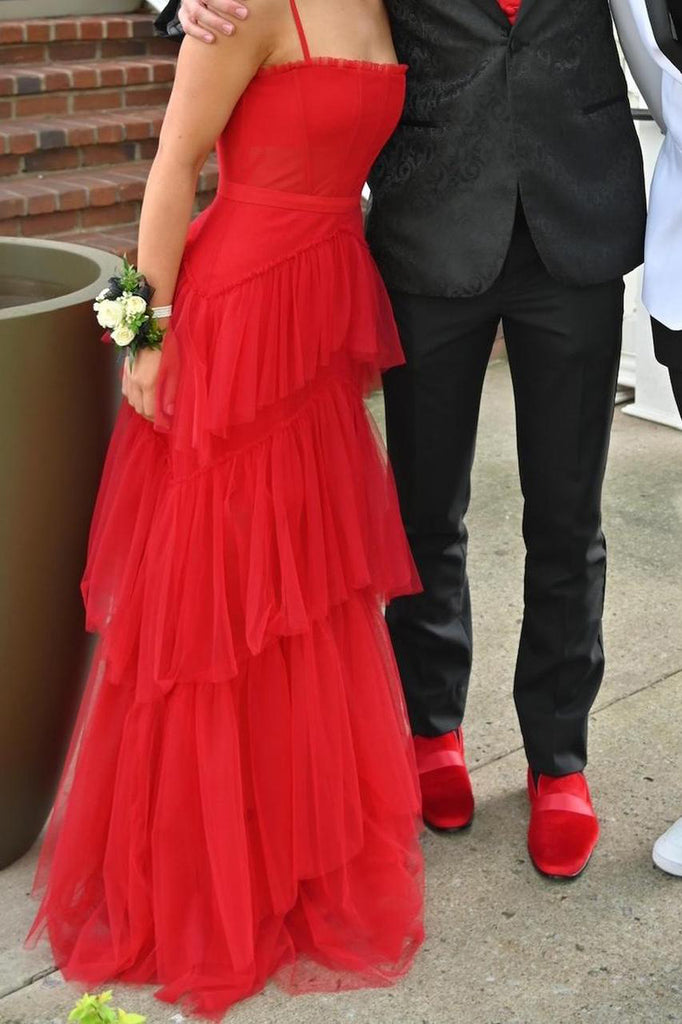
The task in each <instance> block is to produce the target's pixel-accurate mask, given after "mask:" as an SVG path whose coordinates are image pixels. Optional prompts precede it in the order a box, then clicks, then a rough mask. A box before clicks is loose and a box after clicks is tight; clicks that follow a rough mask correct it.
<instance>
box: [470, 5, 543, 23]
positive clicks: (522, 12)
mask: <svg viewBox="0 0 682 1024" xmlns="http://www.w3.org/2000/svg"><path fill="white" fill-rule="evenodd" d="M475 3H477V4H478V6H479V7H480V8H482V10H484V11H485V12H486V13H487V14H489V15H490V16H491V17H492V18H494V20H495V21H497V22H499V23H500V24H501V25H504V26H505V28H509V19H508V18H507V15H506V14H505V13H504V11H503V10H502V8H501V7H500V5H499V3H498V0H475ZM534 4H535V0H521V7H520V9H519V16H518V18H517V19H516V24H517V25H518V23H519V22H520V21H521V20H522V19H523V18H525V17H526V16H527V15H528V12H529V11H530V9H531V8H532V7H533V5H534Z"/></svg>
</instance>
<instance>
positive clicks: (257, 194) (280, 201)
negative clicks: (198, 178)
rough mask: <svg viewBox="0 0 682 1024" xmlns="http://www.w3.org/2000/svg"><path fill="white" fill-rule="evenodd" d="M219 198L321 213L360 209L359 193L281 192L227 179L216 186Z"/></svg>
mask: <svg viewBox="0 0 682 1024" xmlns="http://www.w3.org/2000/svg"><path fill="white" fill-rule="evenodd" d="M218 195H219V196H220V198H221V199H232V200H234V201H235V202H238V203H252V204H253V205H254V206H274V207H279V208H280V209H283V210H312V211H319V212H321V213H352V212H354V211H356V210H359V209H360V198H361V197H360V195H355V196H322V195H309V194H307V193H305V192H281V191H279V190H277V189H272V188H259V187H258V186H256V185H241V184H239V183H238V182H233V181H229V182H226V183H225V184H224V185H220V186H219V188H218Z"/></svg>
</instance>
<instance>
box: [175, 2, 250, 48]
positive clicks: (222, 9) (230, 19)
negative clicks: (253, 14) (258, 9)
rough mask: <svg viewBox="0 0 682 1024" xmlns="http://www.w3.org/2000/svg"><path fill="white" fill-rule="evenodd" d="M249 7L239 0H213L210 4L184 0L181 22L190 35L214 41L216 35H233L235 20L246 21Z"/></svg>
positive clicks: (204, 40)
mask: <svg viewBox="0 0 682 1024" xmlns="http://www.w3.org/2000/svg"><path fill="white" fill-rule="evenodd" d="M248 13H249V12H248V9H247V8H246V7H245V6H244V4H243V3H239V2H238V0H212V3H211V4H210V6H208V4H206V5H205V4H203V3H201V2H200V0H183V3H182V6H181V7H180V24H181V25H182V27H183V29H184V31H185V32H186V33H187V35H189V36H193V37H194V38H195V39H201V40H202V41H203V42H207V43H208V42H214V40H215V35H216V34H218V33H220V34H222V35H226V36H231V35H233V34H234V31H235V21H236V22H237V23H238V22H240V21H244V19H245V18H246V17H247V16H248Z"/></svg>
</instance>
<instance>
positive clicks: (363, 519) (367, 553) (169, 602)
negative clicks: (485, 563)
mask: <svg viewBox="0 0 682 1024" xmlns="http://www.w3.org/2000/svg"><path fill="white" fill-rule="evenodd" d="M263 429H264V428H263V425H262V424H261V423H259V424H258V430H259V431H260V432H262V431H263ZM366 588H371V589H372V590H373V592H374V593H375V594H377V595H379V596H380V597H381V598H383V599H384V600H386V599H389V598H391V597H393V596H396V595H398V594H404V593H408V592H412V591H414V590H415V589H418V578H417V575H416V571H415V569H414V566H413V562H412V559H411V556H410V553H409V549H408V545H407V541H406V539H405V535H404V531H403V528H402V524H401V521H400V516H399V512H398V506H397V499H396V495H395V488H394V484H393V479H392V476H391V475H390V471H389V469H388V466H387V465H386V461H385V459H384V457H383V456H382V454H381V452H380V450H379V448H378V446H377V443H376V441H375V438H374V436H373V431H372V428H371V427H370V425H369V422H368V419H367V415H366V413H365V410H364V407H363V403H362V400H361V398H360V395H359V393H358V391H357V389H356V387H355V386H354V384H353V383H352V382H349V381H348V380H347V379H344V378H343V377H340V376H339V375H338V374H333V375H332V374H330V375H327V376H323V377H322V378H321V379H320V380H318V382H317V384H316V387H315V389H313V390H312V391H308V392H306V394H305V401H303V403H302V404H301V405H300V407H299V408H298V409H297V411H296V412H295V413H294V414H292V416H291V417H290V418H289V419H285V420H283V421H278V422H276V423H274V424H272V425H271V429H270V430H269V432H266V433H265V436H262V437H260V439H259V440H257V441H254V442H253V443H251V444H250V445H247V446H246V447H241V446H240V447H239V448H238V449H237V450H234V451H228V452H227V453H226V454H224V456H223V459H222V460H221V461H220V462H217V463H216V464H215V465H214V466H213V467H212V468H211V469H210V470H208V469H205V470H199V471H197V472H195V473H194V474H191V475H190V476H187V477H175V476H173V474H172V473H171V470H170V467H169V458H168V443H167V438H166V437H165V436H164V435H159V434H158V433H157V432H155V431H154V429H153V427H152V426H151V424H149V423H147V422H145V421H143V420H142V419H140V417H138V416H137V415H136V414H135V413H133V412H130V411H129V410H127V409H123V410H122V412H121V416H120V419H119V422H118V425H117V428H116V432H115V435H114V439H113V441H112V445H111V448H110V452H109V456H108V460H107V466H106V470H105V474H104V480H103V485H102V490H101V493H100V497H99V500H98V505H97V508H96V512H95V517H94V520H93V528H92V535H91V543H90V552H89V559H88V568H87V572H86V576H85V579H84V585H83V589H84V594H85V599H86V609H87V624H88V628H89V629H90V630H93V631H96V632H99V633H100V634H101V635H102V636H103V644H104V648H103V650H104V655H105V658H106V660H107V662H108V663H109V665H110V666H111V668H112V671H113V674H114V676H115V677H116V678H120V679H123V678H124V677H126V675H127V674H129V670H130V668H131V666H132V665H134V666H135V673H134V679H135V686H136V689H137V695H138V698H139V699H142V700H148V699H151V698H153V697H154V696H155V695H157V694H158V692H159V690H162V691H166V690H169V689H170V688H171V687H172V686H174V685H175V684H176V683H182V682H189V683H203V682H215V683H222V682H224V681H225V680H228V679H231V678H233V677H234V676H235V675H236V674H237V672H238V671H239V666H240V665H241V664H242V663H243V661H244V660H245V659H246V658H248V657H252V656H254V655H257V654H259V653H260V652H261V651H263V650H264V649H265V648H266V647H267V646H268V644H269V643H271V642H273V640H275V639H276V638H278V637H282V636H294V635H298V634H301V633H305V632H306V631H309V630H310V629H311V627H312V625H313V624H314V623H316V622H319V621H320V620H322V619H324V618H325V617H326V616H327V615H328V614H329V613H330V611H331V609H332V608H334V607H336V606H337V605H339V604H341V603H343V602H344V601H347V600H348V599H349V597H351V596H352V594H353V593H355V592H356V591H358V590H363V589H366Z"/></svg>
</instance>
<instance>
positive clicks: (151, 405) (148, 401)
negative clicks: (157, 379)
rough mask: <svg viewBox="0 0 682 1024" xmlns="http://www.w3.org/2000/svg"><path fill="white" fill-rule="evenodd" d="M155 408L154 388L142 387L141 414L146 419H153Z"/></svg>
mask: <svg viewBox="0 0 682 1024" xmlns="http://www.w3.org/2000/svg"><path fill="white" fill-rule="evenodd" d="M155 410H156V388H154V387H147V388H142V415H143V416H144V418H145V419H146V420H153V419H154V413H155Z"/></svg>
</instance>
